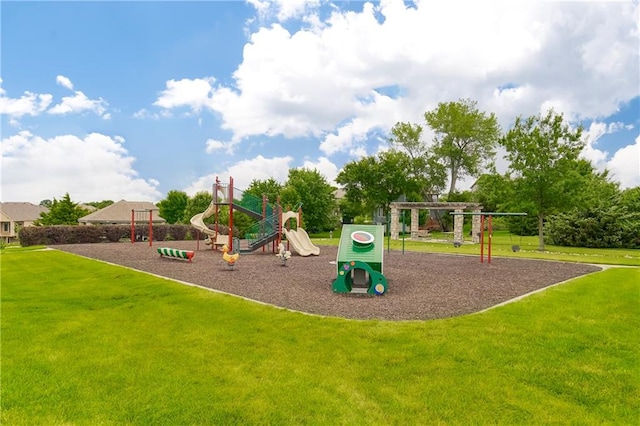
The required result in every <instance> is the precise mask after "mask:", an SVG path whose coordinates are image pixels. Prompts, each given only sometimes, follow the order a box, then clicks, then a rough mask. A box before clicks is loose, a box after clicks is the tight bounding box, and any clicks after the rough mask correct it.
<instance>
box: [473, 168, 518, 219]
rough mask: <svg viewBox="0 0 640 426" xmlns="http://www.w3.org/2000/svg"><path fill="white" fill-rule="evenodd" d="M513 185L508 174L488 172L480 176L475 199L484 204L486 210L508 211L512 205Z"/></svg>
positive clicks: (475, 189) (474, 193)
mask: <svg viewBox="0 0 640 426" xmlns="http://www.w3.org/2000/svg"><path fill="white" fill-rule="evenodd" d="M512 191H513V185H512V182H511V180H510V179H509V177H508V176H506V175H501V174H499V173H487V174H483V175H482V176H480V177H479V178H478V180H477V181H476V183H475V188H474V191H473V201H475V202H477V203H480V204H482V207H483V209H484V211H489V212H499V211H507V210H508V209H509V207H511V199H512V197H511V193H512Z"/></svg>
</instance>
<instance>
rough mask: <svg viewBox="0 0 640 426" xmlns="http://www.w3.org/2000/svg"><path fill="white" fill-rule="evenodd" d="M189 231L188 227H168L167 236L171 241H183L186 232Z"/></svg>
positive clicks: (178, 225) (177, 225)
mask: <svg viewBox="0 0 640 426" xmlns="http://www.w3.org/2000/svg"><path fill="white" fill-rule="evenodd" d="M188 231H189V226H188V225H181V224H174V225H169V236H171V238H172V239H174V240H178V241H182V240H184V239H185V236H186V235H187V232H188Z"/></svg>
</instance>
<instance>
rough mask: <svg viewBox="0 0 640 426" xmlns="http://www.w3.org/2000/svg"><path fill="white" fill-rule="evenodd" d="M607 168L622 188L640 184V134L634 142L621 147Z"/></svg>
mask: <svg viewBox="0 0 640 426" xmlns="http://www.w3.org/2000/svg"><path fill="white" fill-rule="evenodd" d="M607 168H608V169H609V170H611V174H612V176H613V178H614V179H616V180H618V181H619V182H620V184H621V186H622V188H634V187H636V186H640V136H638V137H637V138H636V140H635V143H634V144H632V145H627V146H625V147H624V148H621V149H619V150H618V151H617V152H616V153H615V154H614V155H613V157H612V158H611V160H609V161H608V162H607Z"/></svg>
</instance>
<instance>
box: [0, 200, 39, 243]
mask: <svg viewBox="0 0 640 426" xmlns="http://www.w3.org/2000/svg"><path fill="white" fill-rule="evenodd" d="M48 211H49V209H48V208H46V207H44V206H39V205H37V204H32V203H23V202H10V203H0V238H1V239H2V241H4V242H5V243H8V242H11V241H14V240H15V239H16V238H18V231H19V230H20V228H22V227H26V226H33V222H35V221H36V220H38V219H39V218H40V213H47V212H48Z"/></svg>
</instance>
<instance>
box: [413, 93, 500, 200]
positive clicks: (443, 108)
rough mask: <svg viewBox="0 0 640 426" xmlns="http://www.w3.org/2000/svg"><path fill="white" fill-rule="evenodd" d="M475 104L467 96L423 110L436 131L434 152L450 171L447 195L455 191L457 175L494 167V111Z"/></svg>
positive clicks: (497, 129) (496, 134) (496, 131)
mask: <svg viewBox="0 0 640 426" xmlns="http://www.w3.org/2000/svg"><path fill="white" fill-rule="evenodd" d="M476 105H477V103H476V101H471V100H469V99H460V100H459V101H457V102H447V103H442V102H441V103H439V104H438V107H437V108H436V109H435V110H433V111H429V112H426V113H425V114H424V118H425V120H426V122H427V124H428V125H429V127H431V128H432V129H433V130H434V131H435V133H436V136H435V139H434V147H433V152H434V154H435V156H436V157H438V158H440V159H442V160H443V161H444V163H445V164H446V167H447V169H448V170H449V173H450V176H449V177H450V185H449V195H451V194H453V193H454V192H455V191H456V184H457V182H458V179H460V178H462V177H464V176H477V175H478V174H479V173H480V172H481V171H482V170H483V169H485V168H492V167H493V160H494V157H495V147H496V144H497V143H498V140H499V138H500V132H501V131H500V126H499V125H498V120H497V118H496V116H495V114H493V113H491V114H490V115H487V114H486V113H484V112H480V111H479V110H478V108H477V107H476Z"/></svg>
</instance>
